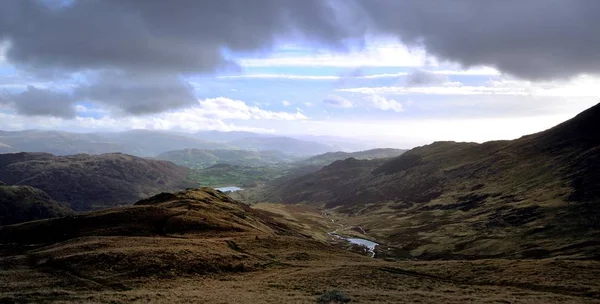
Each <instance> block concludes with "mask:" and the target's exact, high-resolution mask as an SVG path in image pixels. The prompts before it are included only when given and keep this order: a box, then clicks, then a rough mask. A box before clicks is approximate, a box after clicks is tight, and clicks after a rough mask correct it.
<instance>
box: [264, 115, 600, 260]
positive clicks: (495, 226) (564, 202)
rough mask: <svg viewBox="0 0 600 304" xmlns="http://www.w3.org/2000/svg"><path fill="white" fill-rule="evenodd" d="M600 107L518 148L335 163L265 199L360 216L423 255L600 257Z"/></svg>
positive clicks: (461, 148) (375, 230)
mask: <svg viewBox="0 0 600 304" xmlns="http://www.w3.org/2000/svg"><path fill="white" fill-rule="evenodd" d="M598 129H600V105H597V106H595V107H593V108H591V109H589V110H587V111H585V112H583V113H581V114H580V115H578V116H577V117H575V118H573V119H571V120H569V121H567V122H565V123H562V124H560V125H558V126H556V127H554V128H552V129H549V130H547V131H544V132H540V133H537V134H533V135H529V136H524V137H522V138H520V139H517V140H512V141H495V142H487V143H483V144H476V143H455V142H436V143H433V144H431V145H427V146H422V147H418V148H415V149H412V150H410V151H408V152H406V153H404V154H403V155H401V156H399V157H397V158H394V159H391V160H388V161H381V160H357V159H352V158H351V159H347V160H343V161H337V162H334V163H333V164H331V165H329V166H326V167H324V168H323V169H321V170H320V171H318V172H316V173H312V174H308V175H305V176H302V177H298V178H295V179H291V180H287V181H283V182H281V183H279V184H277V185H275V186H273V187H271V188H269V189H268V190H267V191H264V192H263V200H265V201H273V202H281V201H283V202H286V203H307V204H311V205H314V206H323V207H325V208H329V209H333V210H335V211H336V212H339V213H341V214H346V215H350V216H352V217H353V218H352V221H351V222H352V223H353V224H355V225H361V226H362V227H364V228H365V229H366V230H367V232H368V233H369V234H370V235H371V236H372V237H374V238H376V239H378V240H380V241H382V242H386V243H388V244H390V245H393V246H398V247H400V248H403V249H405V250H408V251H410V252H411V254H412V255H414V256H419V257H422V258H423V257H441V258H453V257H465V258H468V257H479V258H481V257H493V256H514V257H531V256H557V255H575V256H577V255H581V256H586V257H595V258H598V254H597V252H598V251H597V250H598V248H600V242H598V239H597V237H596V235H597V233H598V231H599V228H600V226H599V224H598V223H600V202H599V200H600V190H599V189H600V175H599V174H600V167H599V162H598V155H600V150H599V149H600V134H599V133H598V132H597V131H596V130H598Z"/></svg>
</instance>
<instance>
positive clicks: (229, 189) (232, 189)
mask: <svg viewBox="0 0 600 304" xmlns="http://www.w3.org/2000/svg"><path fill="white" fill-rule="evenodd" d="M215 189H216V190H219V191H221V192H236V191H240V190H244V189H242V188H240V187H237V186H227V187H221V188H215Z"/></svg>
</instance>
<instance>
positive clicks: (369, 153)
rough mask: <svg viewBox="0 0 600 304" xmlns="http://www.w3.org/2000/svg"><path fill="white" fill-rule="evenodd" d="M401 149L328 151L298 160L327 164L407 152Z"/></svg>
mask: <svg viewBox="0 0 600 304" xmlns="http://www.w3.org/2000/svg"><path fill="white" fill-rule="evenodd" d="M406 151H407V150H401V149H372V150H366V151H359V152H341V151H339V152H328V153H325V154H321V155H316V156H313V157H310V158H308V159H305V160H302V161H299V162H297V164H298V165H316V166H325V165H329V164H331V163H333V162H334V161H336V160H344V159H348V158H355V159H375V158H390V157H396V156H399V155H400V154H402V153H404V152H406Z"/></svg>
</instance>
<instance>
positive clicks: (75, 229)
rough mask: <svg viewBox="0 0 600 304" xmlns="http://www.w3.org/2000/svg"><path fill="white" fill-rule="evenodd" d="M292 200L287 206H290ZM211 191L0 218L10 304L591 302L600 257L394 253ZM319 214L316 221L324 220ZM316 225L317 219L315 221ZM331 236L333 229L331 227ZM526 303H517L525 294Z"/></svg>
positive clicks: (311, 215)
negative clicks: (348, 243) (318, 234)
mask: <svg viewBox="0 0 600 304" xmlns="http://www.w3.org/2000/svg"><path fill="white" fill-rule="evenodd" d="M280 206H285V205H280ZM280 210H281V211H282V212H283V213H270V212H268V211H264V210H262V209H255V208H252V207H249V206H247V205H244V204H241V203H239V202H236V201H234V200H232V199H230V198H229V197H227V196H226V195H224V194H223V193H220V192H218V191H215V190H213V189H208V188H203V189H194V190H191V189H190V190H186V191H183V192H177V193H161V194H159V195H156V196H154V197H151V198H149V199H145V200H141V201H139V202H137V203H136V204H135V205H134V206H128V207H119V208H112V209H107V210H102V211H94V212H89V213H84V214H78V215H74V216H70V217H66V218H59V219H51V220H41V221H35V222H28V223H23V224H18V225H11V226H3V227H0V278H1V280H0V290H2V294H1V295H0V301H1V302H3V303H47V302H57V301H58V302H61V303H68V302H73V303H123V302H126V303H148V302H156V303H291V302H293V303H315V302H317V303H334V302H331V301H328V299H331V298H333V299H336V298H337V299H345V300H344V302H347V300H351V303H411V302H421V303H461V302H463V301H464V300H465V299H469V300H470V301H473V302H476V303H485V302H488V303H493V302H498V301H499V300H502V299H518V300H519V301H521V302H523V303H568V302H571V303H581V302H593V301H598V299H600V284H599V282H598V280H597V277H598V275H600V273H599V269H600V267H598V266H599V263H598V262H595V261H576V260H574V261H569V260H528V261H518V260H513V261H508V260H502V259H498V260H485V261H447V262H444V261H397V262H392V261H384V260H382V259H372V258H369V257H365V256H362V255H358V254H355V253H351V252H349V251H345V250H342V249H341V248H340V247H338V246H335V245H333V244H331V243H328V242H325V241H322V240H321V241H318V240H316V239H311V238H310V237H309V236H310V234H305V232H312V231H313V230H314V229H315V227H322V228H323V229H331V227H333V226H334V224H333V223H331V221H329V220H327V219H325V218H322V217H320V216H319V214H320V213H319V212H315V211H314V210H312V209H310V208H307V207H301V206H298V207H295V208H289V209H280ZM315 221H316V222H315ZM309 224H311V225H309ZM325 235H327V234H325ZM519 301H517V302H519Z"/></svg>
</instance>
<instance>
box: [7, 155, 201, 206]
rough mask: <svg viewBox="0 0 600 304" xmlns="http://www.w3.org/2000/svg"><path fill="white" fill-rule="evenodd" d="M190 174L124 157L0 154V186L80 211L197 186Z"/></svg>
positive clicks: (165, 164)
mask: <svg viewBox="0 0 600 304" xmlns="http://www.w3.org/2000/svg"><path fill="white" fill-rule="evenodd" d="M188 174H189V169H188V168H185V167H180V166H176V165H175V164H173V163H171V162H167V161H160V160H149V159H144V158H139V157H135V156H130V155H125V154H119V153H115V154H101V155H87V154H79V155H72V156H54V155H52V154H47V153H15V154H0V181H3V182H4V183H6V184H9V185H28V186H32V187H36V188H39V189H41V190H43V191H44V192H45V193H47V194H48V195H49V196H50V197H51V198H52V199H54V200H56V201H59V202H64V203H67V204H69V205H70V207H71V208H72V209H73V210H76V211H85V210H92V209H99V208H106V207H110V206H117V205H129V204H132V203H133V202H135V201H137V200H139V199H140V198H144V197H148V196H149V195H153V194H156V193H159V192H161V191H171V190H178V189H185V188H186V187H193V186H196V185H195V184H192V183H188V182H187V181H186V179H187V177H188Z"/></svg>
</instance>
